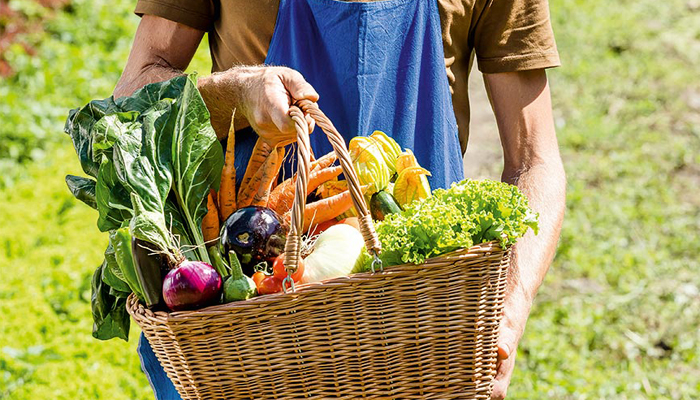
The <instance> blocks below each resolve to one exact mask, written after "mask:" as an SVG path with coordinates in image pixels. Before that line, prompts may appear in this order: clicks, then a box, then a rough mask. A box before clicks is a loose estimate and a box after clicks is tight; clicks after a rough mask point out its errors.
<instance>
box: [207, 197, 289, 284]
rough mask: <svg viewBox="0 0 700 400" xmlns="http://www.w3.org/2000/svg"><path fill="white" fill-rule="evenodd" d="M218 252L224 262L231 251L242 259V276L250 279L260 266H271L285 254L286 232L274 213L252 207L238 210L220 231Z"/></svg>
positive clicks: (263, 208)
mask: <svg viewBox="0 0 700 400" xmlns="http://www.w3.org/2000/svg"><path fill="white" fill-rule="evenodd" d="M219 236H220V237H219V251H220V252H221V255H222V257H223V258H224V259H226V258H227V257H228V252H229V251H232V250H233V251H234V252H236V254H237V255H238V257H239V260H240V262H241V266H242V268H243V273H244V274H245V275H248V276H251V275H253V273H254V272H255V270H254V268H253V267H254V266H255V265H256V264H258V263H260V262H263V261H264V262H272V261H274V259H275V258H276V257H277V256H278V255H280V254H281V253H282V252H284V243H285V240H286V237H287V231H286V229H285V228H284V226H283V225H282V223H281V222H280V218H279V217H278V216H277V213H275V212H274V211H273V210H271V209H269V208H266V207H259V206H250V207H244V208H241V209H238V210H236V212H234V213H233V214H231V215H230V216H229V217H228V218H227V219H226V221H224V225H223V227H222V228H221V234H220V235H219Z"/></svg>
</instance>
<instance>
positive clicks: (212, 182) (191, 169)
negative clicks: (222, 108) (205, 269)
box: [171, 78, 224, 263]
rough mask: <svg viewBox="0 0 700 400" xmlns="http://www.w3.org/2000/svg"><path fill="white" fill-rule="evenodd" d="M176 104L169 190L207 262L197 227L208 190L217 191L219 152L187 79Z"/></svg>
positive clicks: (206, 112)
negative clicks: (172, 192)
mask: <svg viewBox="0 0 700 400" xmlns="http://www.w3.org/2000/svg"><path fill="white" fill-rule="evenodd" d="M177 103H179V104H178V105H179V112H178V113H177V115H176V119H175V121H174V122H175V126H174V136H173V139H172V153H171V154H172V168H173V183H174V187H173V189H174V191H175V196H176V198H177V201H178V204H179V206H180V210H181V211H182V215H183V217H185V223H186V224H187V228H188V231H189V232H190V233H191V234H192V236H193V239H195V243H197V244H198V245H200V247H199V248H198V249H197V250H198V253H199V256H200V260H202V261H205V262H207V263H210V261H209V254H207V251H206V248H205V247H204V246H203V244H204V238H203V237H202V231H201V228H200V226H201V224H202V218H204V215H205V214H206V213H207V205H206V196H207V194H208V193H209V188H212V187H213V188H215V189H216V190H218V189H219V183H220V181H221V169H222V168H223V163H224V156H223V151H222V149H221V146H220V144H219V142H218V141H217V139H216V134H215V133H214V129H213V128H212V127H211V123H210V121H209V110H207V107H206V105H205V104H204V100H202V97H201V95H200V94H199V91H197V87H196V86H195V82H194V80H193V79H189V78H188V80H187V83H186V84H185V87H184V89H183V92H182V95H181V96H180V97H179V98H178V100H177Z"/></svg>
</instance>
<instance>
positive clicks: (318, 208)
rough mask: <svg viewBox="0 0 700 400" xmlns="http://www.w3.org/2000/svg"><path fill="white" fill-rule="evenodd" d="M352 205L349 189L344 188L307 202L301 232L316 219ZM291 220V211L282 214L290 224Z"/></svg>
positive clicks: (364, 188) (341, 210)
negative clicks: (342, 190)
mask: <svg viewBox="0 0 700 400" xmlns="http://www.w3.org/2000/svg"><path fill="white" fill-rule="evenodd" d="M368 187H369V185H366V186H363V187H362V192H364V191H365V190H367V188H368ZM351 207H352V196H351V195H350V191H349V190H346V191H344V192H342V193H340V194H337V195H335V196H332V197H329V198H327V199H323V200H319V201H315V202H313V203H309V204H307V205H306V208H304V228H303V229H302V230H303V232H306V231H308V230H309V227H311V224H312V223H314V222H318V221H328V220H329V219H333V218H336V217H338V216H339V215H341V214H342V213H344V212H346V211H348V210H349V209H350V208H351ZM291 220H292V215H291V211H288V212H287V213H286V214H284V221H285V222H286V223H287V224H290V223H291Z"/></svg>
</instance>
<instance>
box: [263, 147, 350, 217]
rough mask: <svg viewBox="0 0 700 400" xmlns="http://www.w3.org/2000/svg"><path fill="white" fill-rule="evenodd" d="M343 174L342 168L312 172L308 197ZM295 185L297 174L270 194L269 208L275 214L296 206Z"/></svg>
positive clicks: (307, 190) (280, 213) (328, 168)
mask: <svg viewBox="0 0 700 400" xmlns="http://www.w3.org/2000/svg"><path fill="white" fill-rule="evenodd" d="M324 157H325V156H324ZM341 172H343V170H342V168H341V167H340V166H337V167H326V168H324V169H316V170H314V171H311V173H310V174H309V182H308V187H307V188H306V195H307V196H308V195H309V194H311V192H313V191H314V190H315V189H316V188H317V187H319V186H321V185H322V184H324V183H325V182H328V181H330V180H331V179H333V178H335V177H337V176H338V175H340V173H341ZM295 184H296V174H295V175H294V176H293V177H291V178H289V179H287V180H285V181H284V182H282V183H280V184H279V185H277V187H275V188H274V189H273V190H272V193H270V197H269V199H268V203H267V207H268V208H271V209H273V210H275V212H276V213H277V214H279V215H282V214H284V213H286V212H287V211H289V210H290V209H291V208H292V204H294V185H295Z"/></svg>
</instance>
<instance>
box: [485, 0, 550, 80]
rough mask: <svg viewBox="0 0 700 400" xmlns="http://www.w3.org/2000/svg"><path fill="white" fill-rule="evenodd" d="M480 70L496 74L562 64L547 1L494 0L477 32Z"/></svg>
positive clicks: (489, 3)
mask: <svg viewBox="0 0 700 400" xmlns="http://www.w3.org/2000/svg"><path fill="white" fill-rule="evenodd" d="M474 49H475V52H476V59H477V63H478V66H479V70H480V71H481V72H483V73H487V74H493V73H500V72H515V71H525V70H532V69H541V68H551V67H557V66H559V65H560V61H559V53H558V52H557V45H556V42H555V41H554V32H553V31H552V24H551V21H550V18H549V4H548V2H547V0H494V1H489V2H488V3H487V6H486V7H485V8H484V9H483V11H482V14H481V16H480V17H479V19H478V22H477V23H476V27H475V30H474Z"/></svg>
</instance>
